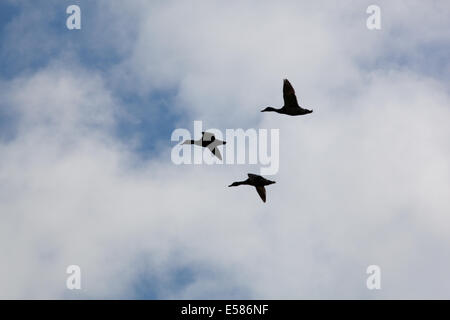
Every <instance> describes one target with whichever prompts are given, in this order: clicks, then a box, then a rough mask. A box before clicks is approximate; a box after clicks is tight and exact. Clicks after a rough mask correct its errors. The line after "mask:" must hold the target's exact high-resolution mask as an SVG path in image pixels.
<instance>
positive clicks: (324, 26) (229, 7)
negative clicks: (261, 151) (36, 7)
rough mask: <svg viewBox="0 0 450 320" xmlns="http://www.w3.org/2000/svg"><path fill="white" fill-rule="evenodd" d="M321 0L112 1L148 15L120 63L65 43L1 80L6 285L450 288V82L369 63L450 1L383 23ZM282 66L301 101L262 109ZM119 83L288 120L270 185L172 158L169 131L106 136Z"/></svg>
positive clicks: (232, 292) (324, 292) (411, 293)
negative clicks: (67, 54) (186, 274)
mask: <svg viewBox="0 0 450 320" xmlns="http://www.w3.org/2000/svg"><path fill="white" fill-rule="evenodd" d="M325 4H327V5H326V6H324V5H325ZM320 5H321V7H320V8H319V5H315V4H307V5H305V4H304V3H298V2H297V1H296V2H288V3H285V4H283V5H280V4H259V5H255V4H254V3H246V4H242V3H238V2H231V3H227V4H226V5H225V4H224V3H221V2H207V3H203V4H202V5H201V6H198V7H192V4H188V3H180V2H164V3H160V4H149V3H148V2H143V1H134V2H131V3H127V4H122V5H119V4H117V2H114V3H113V4H111V5H108V4H107V2H105V6H106V7H105V9H104V11H102V12H103V14H108V13H111V12H116V11H117V10H119V11H120V10H126V11H125V12H127V16H126V17H123V20H120V25H122V26H123V27H124V28H125V27H128V25H129V24H130V23H132V22H133V25H132V26H130V29H134V28H137V30H139V31H138V34H137V39H136V42H135V43H134V44H133V45H132V48H131V49H130V56H129V57H128V58H127V59H126V60H125V61H124V62H123V63H122V64H121V65H119V66H116V67H115V68H114V69H113V70H112V71H111V73H108V72H106V73H102V74H100V73H97V72H92V71H91V70H84V69H83V68H81V67H77V66H75V67H70V68H68V67H67V65H66V64H65V61H64V60H63V62H61V63H56V62H55V63H53V64H51V65H50V66H48V67H46V68H44V69H42V70H40V71H37V72H35V73H29V74H27V75H26V76H21V77H19V78H17V79H14V80H12V81H10V82H6V83H3V84H2V90H1V91H2V95H3V98H2V99H3V103H2V105H4V106H9V107H11V108H14V110H15V112H17V113H18V114H19V125H18V126H19V127H18V128H19V131H18V133H17V136H16V137H15V138H14V139H13V140H11V141H8V142H2V144H0V154H1V155H2V156H1V158H0V181H2V183H1V184H0V212H1V215H0V219H1V223H0V248H1V249H0V250H1V251H2V252H5V255H4V257H3V258H2V259H3V261H2V264H0V283H2V286H1V287H0V296H1V297H6V298H16V297H19V298H48V297H79V296H83V297H94V298H101V297H107V298H109V297H124V296H129V297H132V296H133V294H134V291H133V290H134V288H133V285H135V284H136V283H135V281H137V280H136V279H139V278H138V277H139V276H141V273H144V274H146V275H147V276H148V277H149V278H151V279H156V280H154V282H155V283H154V285H155V287H156V292H157V295H158V296H159V297H169V298H208V297H217V298H227V297H240V298H355V297H356V298H358V297H360V298H380V297H385V298H432V297H437V298H448V297H449V294H448V292H449V289H450V282H449V280H448V279H446V278H445V270H446V269H448V267H449V266H450V259H449V258H448V256H446V255H445V254H444V253H445V252H446V251H448V249H449V248H448V243H450V242H449V236H448V234H449V232H448V231H449V227H448V226H449V217H448V214H447V213H448V212H450V203H449V200H448V196H447V195H448V194H449V191H450V190H449V189H450V183H449V181H450V180H449V179H448V178H449V173H450V170H449V164H448V163H449V161H448V160H449V157H450V148H449V147H448V138H449V137H450V129H449V127H448V124H447V123H446V120H447V119H449V115H450V114H449V113H450V109H449V107H448V106H449V102H450V98H449V95H448V86H447V84H446V83H444V82H442V81H441V80H440V79H439V78H435V79H432V78H430V77H428V76H424V75H422V74H420V73H417V72H415V71H409V70H406V69H405V68H397V69H393V70H391V71H385V70H375V71H370V68H371V67H370V66H371V65H372V64H373V63H374V62H375V61H377V59H379V58H383V57H384V58H385V57H389V55H391V54H392V55H394V54H395V53H396V51H395V50H397V49H401V48H408V50H413V49H414V48H417V47H418V46H420V45H421V44H422V42H423V41H426V40H427V39H431V38H432V39H433V40H434V41H437V42H438V43H439V41H441V40H442V39H445V37H446V36H447V33H448V22H447V20H443V19H441V17H443V16H444V14H445V12H448V10H449V6H448V5H443V4H439V3H437V2H436V3H435V4H434V6H431V8H430V9H426V10H427V14H426V15H423V14H422V11H420V10H422V9H423V10H425V8H423V6H424V5H419V2H415V3H414V5H413V7H414V8H416V9H417V10H407V8H405V7H403V6H402V5H400V4H390V3H387V2H383V3H380V6H381V8H382V15H383V23H384V25H383V29H382V30H381V31H379V33H378V34H377V33H372V32H371V31H368V30H367V29H366V28H365V18H366V14H365V7H364V6H363V5H361V4H358V5H354V4H353V3H348V4H345V5H342V6H338V5H331V4H329V3H328V2H327V3H325V2H324V3H321V4H320ZM427 8H428V7H427ZM419 9H420V10H419ZM111 10H112V11H111ZM99 14H101V13H99ZM433 14H436V17H438V18H437V19H434V20H433V19H431V20H433V21H431V20H430V18H429V17H430V16H431V15H433ZM421 17H422V18H423V19H425V20H424V22H423V24H425V23H427V24H426V25H427V26H428V28H424V27H422V28H420V29H416V25H415V23H419V21H421V19H420V18H421ZM100 20H101V19H100ZM406 21H411V23H412V24H408V23H406ZM430 22H431V24H430ZM111 24H113V22H111ZM85 25H86V24H83V27H84V26H85ZM443 26H446V28H443ZM113 29H114V28H113ZM398 30H400V31H401V32H400V34H401V35H402V36H401V38H398V37H396V36H395V34H396V32H397V31H398ZM376 32H378V31H376ZM124 33H125V32H124ZM431 34H433V36H432V35H431ZM119 39H120V37H119ZM117 45H118V46H120V41H118V43H117ZM386 46H387V47H386ZM402 54H406V55H408V54H409V53H408V52H407V51H406V50H405V51H403V52H402ZM367 70H369V71H367ZM285 76H287V77H289V79H291V80H292V83H293V84H294V86H295V88H296V89H297V93H298V96H299V101H300V103H301V104H302V103H304V104H305V105H306V106H307V107H310V106H311V107H313V109H314V110H315V111H314V113H313V114H312V115H309V116H305V117H300V118H286V117H283V116H281V115H277V114H270V115H267V114H261V113H259V110H260V108H261V107H262V106H265V105H269V104H272V105H277V104H281V103H282V95H281V79H282V78H283V77H285ZM121 79H123V81H121ZM124 88H125V89H126V90H127V91H128V92H134V93H135V94H146V93H149V92H152V91H153V90H156V89H161V88H176V90H177V95H178V96H177V104H176V105H174V106H172V108H174V109H178V110H182V111H183V112H185V113H186V120H182V121H181V122H182V125H189V126H190V125H191V124H192V123H190V121H191V120H192V119H203V120H205V121H207V124H206V125H207V126H210V127H242V126H244V127H245V126H250V125H251V126H258V127H267V128H272V127H275V128H280V138H281V143H280V152H281V155H280V172H279V174H278V175H277V176H275V177H273V178H274V180H276V181H277V184H275V185H272V186H270V187H268V202H267V203H266V204H263V203H262V202H261V201H260V200H259V198H258V196H257V194H256V192H255V191H254V190H253V189H251V188H245V187H241V188H240V189H229V188H227V187H226V186H227V185H228V184H229V183H230V182H232V181H235V180H239V179H241V178H243V177H244V176H245V174H246V172H247V169H249V170H251V169H253V168H247V167H240V166H231V167H229V166H212V167H209V166H204V167H195V166H183V167H177V166H174V165H173V164H171V162H170V159H169V156H168V154H169V152H168V151H169V149H170V147H171V145H169V143H170V140H169V139H170V137H168V138H167V143H168V145H167V150H164V152H163V153H162V154H161V155H160V156H155V157H154V158H153V159H152V160H151V162H149V163H143V162H142V161H141V160H140V159H139V158H138V157H137V156H136V155H134V154H133V153H132V152H131V151H130V148H128V147H127V146H125V145H123V144H121V143H120V142H118V141H116V139H115V138H114V135H113V134H112V129H111V128H112V127H113V126H114V121H115V119H117V117H118V116H121V112H122V111H119V112H117V110H118V109H119V108H126V106H120V103H119V102H117V101H118V99H116V93H115V91H114V90H118V91H119V92H120V91H121V90H123V89H124ZM70 264H78V265H80V266H81V268H82V287H83V291H82V292H81V293H80V294H79V295H77V294H76V293H73V292H68V291H67V289H65V279H66V278H65V277H66V274H65V268H66V267H67V266H68V265H70ZM370 264H377V265H380V267H381V270H382V290H381V291H380V292H369V291H368V290H367V289H366V288H365V279H366V274H365V270H366V267H367V266H368V265H370ZM179 268H188V269H191V270H193V279H191V280H192V281H191V282H189V283H187V284H186V285H184V286H177V285H176V284H175V285H173V283H172V282H173V278H174V276H175V273H176V272H177V270H178V269H179ZM83 279H84V280H83ZM83 281H84V282H83ZM169 284H172V286H169ZM153 290H154V288H149V291H152V292H153Z"/></svg>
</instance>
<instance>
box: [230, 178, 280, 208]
mask: <svg viewBox="0 0 450 320" xmlns="http://www.w3.org/2000/svg"><path fill="white" fill-rule="evenodd" d="M274 183H275V181H270V180H267V179H266V178H264V177H261V176H259V175H257V174H251V173H249V174H248V179H247V180H244V181H237V182H233V183H232V184H230V185H229V187H236V186H240V185H242V184H246V185H249V186H254V187H255V188H256V191H258V194H259V196H260V197H261V199H262V201H263V202H266V188H265V186H268V185H270V184H274Z"/></svg>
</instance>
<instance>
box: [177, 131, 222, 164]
mask: <svg viewBox="0 0 450 320" xmlns="http://www.w3.org/2000/svg"><path fill="white" fill-rule="evenodd" d="M226 143H227V142H226V141H222V140H219V139H216V137H215V136H214V134H212V133H210V132H205V131H203V132H202V137H201V138H200V139H199V140H186V141H184V142H183V143H182V144H193V145H196V146H200V147H203V148H208V149H209V151H211V153H212V154H213V155H215V156H216V157H217V158H218V159H219V160H222V155H221V154H220V151H219V149H217V147H218V146H220V145H222V144H226Z"/></svg>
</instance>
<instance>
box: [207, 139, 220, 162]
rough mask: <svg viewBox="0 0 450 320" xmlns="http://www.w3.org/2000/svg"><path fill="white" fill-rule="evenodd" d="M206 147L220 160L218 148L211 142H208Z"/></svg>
mask: <svg viewBox="0 0 450 320" xmlns="http://www.w3.org/2000/svg"><path fill="white" fill-rule="evenodd" d="M208 149H209V150H210V151H211V153H212V154H213V155H215V156H216V157H217V158H218V159H219V160H222V155H221V154H220V151H219V149H217V146H216V145H215V144H213V143H211V144H209V146H208Z"/></svg>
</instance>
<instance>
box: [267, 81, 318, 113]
mask: <svg viewBox="0 0 450 320" xmlns="http://www.w3.org/2000/svg"><path fill="white" fill-rule="evenodd" d="M283 99H284V106H283V107H281V108H280V109H276V108H272V107H267V108H265V109H264V110H261V112H268V111H273V112H278V113H281V114H286V115H289V116H301V115H305V114H308V113H312V112H313V110H308V109H303V108H302V107H300V106H299V105H298V102H297V97H296V96H295V90H294V88H293V87H292V85H291V83H290V82H289V80H288V79H284V80H283Z"/></svg>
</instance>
